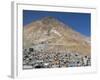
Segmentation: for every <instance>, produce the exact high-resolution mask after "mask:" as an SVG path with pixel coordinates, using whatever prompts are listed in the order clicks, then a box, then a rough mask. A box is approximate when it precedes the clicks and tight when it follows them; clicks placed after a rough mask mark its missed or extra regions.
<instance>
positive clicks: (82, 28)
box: [23, 10, 91, 37]
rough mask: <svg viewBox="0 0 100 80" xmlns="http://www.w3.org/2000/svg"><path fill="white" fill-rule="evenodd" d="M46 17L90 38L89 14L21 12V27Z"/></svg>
mask: <svg viewBox="0 0 100 80" xmlns="http://www.w3.org/2000/svg"><path fill="white" fill-rule="evenodd" d="M46 16H51V17H54V18H56V19H57V20H59V21H61V22H63V23H64V24H66V25H68V26H70V27H71V28H72V29H74V30H75V31H77V32H79V33H81V34H83V35H85V36H88V37H90V36H91V14H90V13H73V12H51V11H33V10H23V26H25V25H27V24H29V23H31V22H33V21H35V20H39V19H41V18H43V17H46Z"/></svg>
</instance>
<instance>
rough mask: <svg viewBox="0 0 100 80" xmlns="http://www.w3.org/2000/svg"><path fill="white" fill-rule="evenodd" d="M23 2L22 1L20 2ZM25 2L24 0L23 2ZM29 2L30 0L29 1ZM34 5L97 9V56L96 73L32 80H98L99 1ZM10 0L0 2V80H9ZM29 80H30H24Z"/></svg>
mask: <svg viewBox="0 0 100 80" xmlns="http://www.w3.org/2000/svg"><path fill="white" fill-rule="evenodd" d="M22 1H23V0H22ZM24 1H25V0H24ZM29 1H30V0H29ZM34 2H35V3H41V4H58V5H63V4H65V5H68V4H70V3H68V2H72V4H73V5H79V6H82V5H86V6H88V7H89V6H95V7H97V21H98V22H97V24H98V29H97V33H95V34H94V35H95V39H96V41H97V42H96V43H97V44H98V45H97V56H98V71H97V73H90V74H72V75H63V76H54V77H42V78H35V79H34V80H40V79H41V80H51V79H52V80H54V79H55V80H56V79H57V80H99V78H100V77H99V76H100V69H99V67H100V62H99V61H100V53H99V52H100V51H99V48H100V45H99V44H100V42H99V41H100V37H99V34H100V31H99V30H100V26H99V25H100V23H99V21H100V15H99V14H100V5H99V3H100V1H99V0H83V1H82V0H45V1H44V0H34ZM10 60H11V0H1V2H0V80H11V78H10V70H11V69H10V67H11V66H10V65H11V61H10ZM26 80H31V79H26Z"/></svg>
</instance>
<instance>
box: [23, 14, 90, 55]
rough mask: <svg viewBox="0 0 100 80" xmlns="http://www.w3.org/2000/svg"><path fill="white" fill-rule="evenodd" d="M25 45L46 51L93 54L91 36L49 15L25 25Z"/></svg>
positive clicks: (25, 46)
mask: <svg viewBox="0 0 100 80" xmlns="http://www.w3.org/2000/svg"><path fill="white" fill-rule="evenodd" d="M23 46H24V48H29V47H32V46H37V47H38V49H41V48H42V49H43V50H44V51H67V52H72V53H79V54H81V55H87V56H90V55H91V41H90V38H89V37H86V36H85V35H82V34H80V33H79V32H77V31H75V30H73V29H72V28H71V27H70V26H68V25H66V24H64V23H63V22H61V21H59V20H57V19H55V18H53V17H51V16H47V17H44V18H42V19H39V20H36V21H33V22H32V23H30V24H28V25H25V26H24V27H23Z"/></svg>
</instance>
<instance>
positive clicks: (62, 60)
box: [23, 47, 91, 69]
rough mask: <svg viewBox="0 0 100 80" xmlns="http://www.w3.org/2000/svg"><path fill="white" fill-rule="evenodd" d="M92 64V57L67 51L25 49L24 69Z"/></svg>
mask: <svg viewBox="0 0 100 80" xmlns="http://www.w3.org/2000/svg"><path fill="white" fill-rule="evenodd" d="M80 66H91V58H90V57H89V56H83V55H80V54H79V53H70V52H67V51H61V52H59V51H49V52H48V51H39V50H35V49H34V48H33V47H32V48H28V49H24V50H23V69H34V68H60V67H80Z"/></svg>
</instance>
